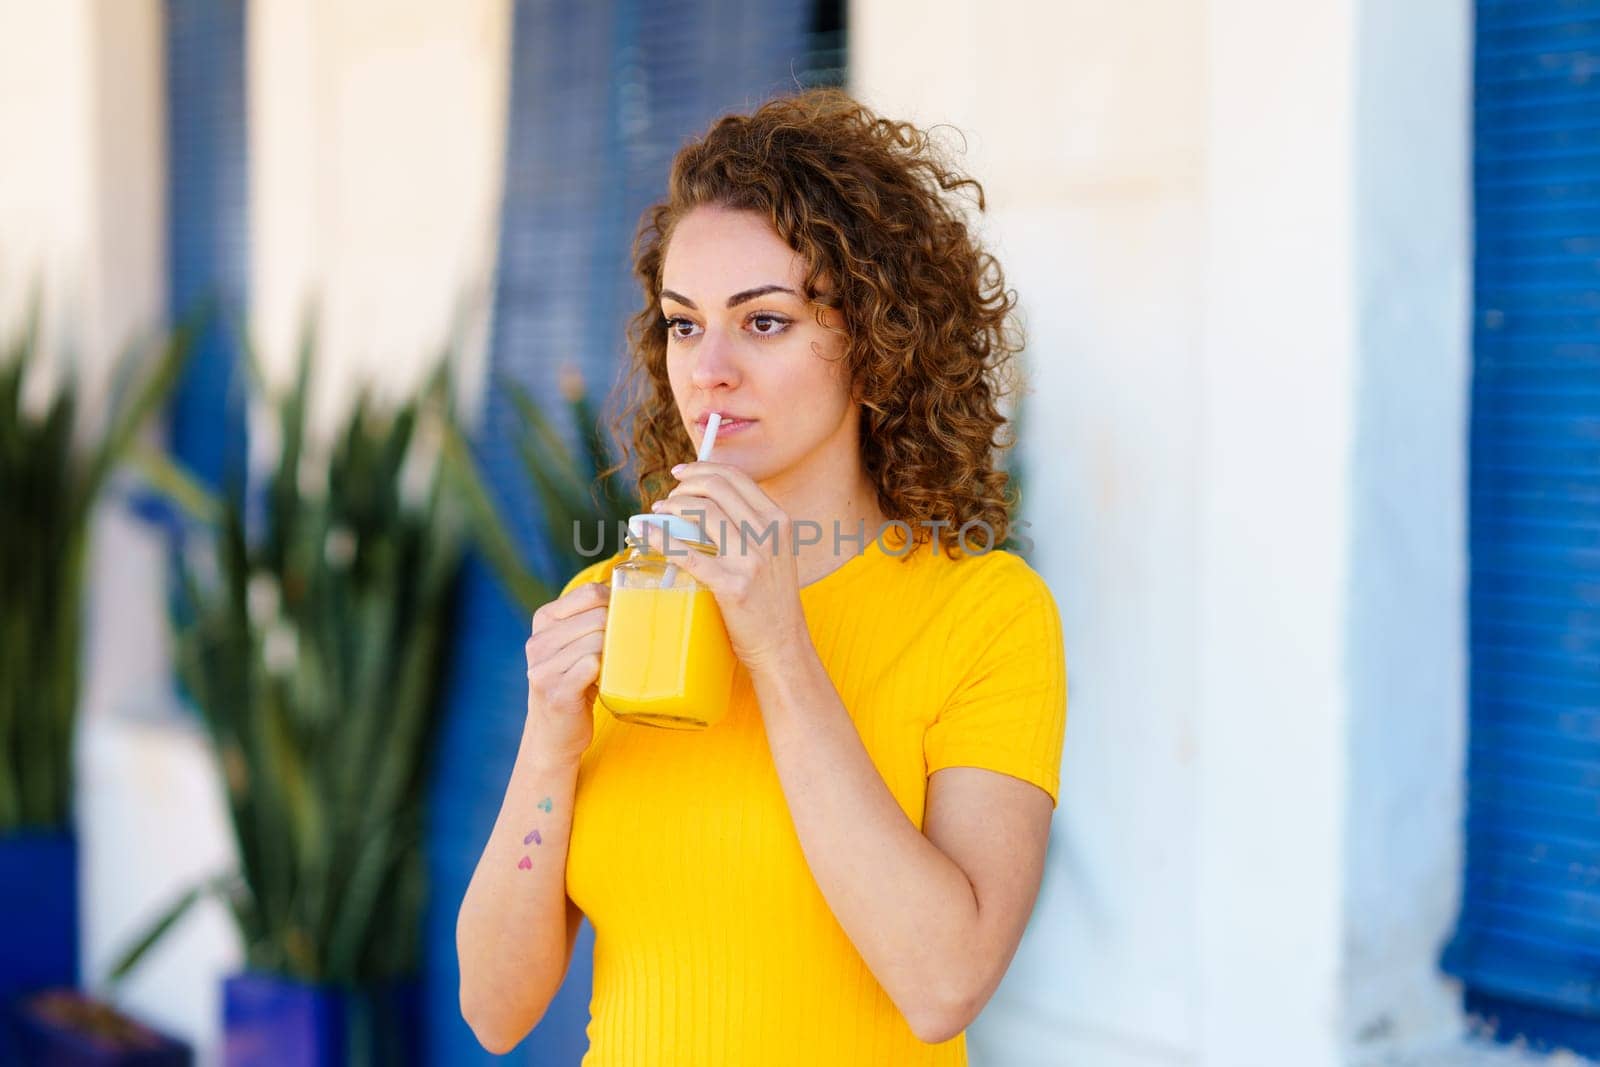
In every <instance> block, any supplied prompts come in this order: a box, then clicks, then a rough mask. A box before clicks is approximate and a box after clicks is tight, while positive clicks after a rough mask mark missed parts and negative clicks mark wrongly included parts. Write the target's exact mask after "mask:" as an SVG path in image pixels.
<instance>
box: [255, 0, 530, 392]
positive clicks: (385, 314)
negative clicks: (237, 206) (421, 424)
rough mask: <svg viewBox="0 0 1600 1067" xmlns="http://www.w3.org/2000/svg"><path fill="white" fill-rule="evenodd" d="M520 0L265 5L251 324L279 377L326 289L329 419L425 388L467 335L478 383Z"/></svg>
mask: <svg viewBox="0 0 1600 1067" xmlns="http://www.w3.org/2000/svg"><path fill="white" fill-rule="evenodd" d="M510 19H511V12H510V6H509V4H508V3H507V2H506V0H471V2H464V3H452V4H437V3H432V2H429V0H404V2H399V3H396V2H392V0H343V2H341V3H338V4H326V3H316V2H314V0H282V2H276V3H271V4H252V5H251V6H250V26H249V37H248V39H249V64H250V81H249V87H250V88H249V92H250V99H251V101H252V110H251V114H250V184H251V219H250V244H251V249H250V252H251V255H250V290H251V293H250V316H251V321H252V330H253V334H254V336H255V337H256V339H257V342H258V344H259V345H260V347H261V352H262V357H263V360H264V362H265V363H266V364H267V366H268V367H269V372H270V373H272V374H274V375H275V376H277V377H279V379H280V380H281V378H282V376H283V374H284V373H285V371H286V370H287V368H288V366H289V365H290V360H291V359H292V357H293V353H294V345H295V340H296V336H297V333H298V329H299V325H300V322H301V316H302V314H303V312H304V311H305V310H306V309H307V308H308V307H310V305H311V302H312V301H313V299H314V300H315V301H316V302H317V304H318V305H319V311H320V326H319V332H320V340H321V345H320V349H321V351H322V352H323V353H324V354H325V358H324V359H323V361H322V363H321V366H320V367H319V373H320V374H321V375H322V383H321V388H320V389H319V396H320V400H319V403H318V411H319V413H320V414H319V418H320V420H321V421H322V422H324V423H325V422H326V421H327V420H328V419H329V418H331V417H333V415H334V414H335V413H336V412H337V411H338V410H339V409H340V408H342V406H343V405H344V404H346V403H347V402H348V399H349V397H350V396H351V394H352V392H353V390H354V389H355V387H356V386H357V384H358V383H360V382H362V381H367V380H370V381H375V382H376V383H377V386H378V388H379V390H380V391H381V393H383V394H387V395H395V394H399V393H402V392H404V391H405V390H407V389H409V388H411V387H412V386H414V385H415V384H416V382H417V381H418V380H419V378H420V376H421V374H422V371H423V369H424V368H425V367H426V366H427V364H428V362H429V361H430V360H432V359H433V358H434V356H435V355H436V354H437V352H438V351H439V349H440V346H442V345H443V344H444V343H445V342H446V341H447V340H448V339H449V338H450V337H451V336H452V331H453V330H454V329H455V328H456V324H457V323H458V321H459V322H460V323H461V325H462V328H463V330H464V334H463V336H462V340H463V341H464V343H465V345H466V347H467V353H466V357H467V365H466V367H465V368H464V370H463V374H462V381H463V382H464V385H465V387H466V388H468V389H472V390H474V391H475V389H476V385H477V383H478V382H479V381H481V377H482V369H483V357H484V339H485V327H486V325H487V313H488V310H489V297H490V295H491V291H490V282H491V279H492V276H493V270H494V255H495V246H496V236H497V227H498V224H499V211H500V190H501V185H502V171H503V163H502V160H503V158H504V145H505V128H506V106H507V97H508V94H507V88H508V80H509V61H510V32H511V24H510Z"/></svg>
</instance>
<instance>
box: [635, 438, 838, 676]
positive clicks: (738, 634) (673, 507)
mask: <svg viewBox="0 0 1600 1067" xmlns="http://www.w3.org/2000/svg"><path fill="white" fill-rule="evenodd" d="M672 473H673V474H674V475H676V476H677V477H678V478H679V479H680V481H679V482H678V485H677V486H676V487H675V488H674V489H673V490H672V491H671V492H670V493H668V494H667V496H666V498H665V499H664V500H660V501H658V502H656V503H655V504H654V505H652V510H653V511H655V512H656V514H658V515H667V514H671V515H679V516H683V517H685V518H687V519H689V520H690V521H691V522H694V523H696V524H697V525H699V526H700V527H701V528H702V529H703V530H705V532H706V533H707V535H709V537H710V539H711V540H712V541H715V542H716V544H717V547H718V549H719V554H718V555H716V556H710V555H706V554H703V553H701V552H697V551H695V550H694V549H692V548H688V547H687V546H685V545H684V544H683V543H682V542H681V541H680V542H676V543H674V544H673V545H671V546H670V547H669V548H667V549H666V551H668V552H669V553H670V554H669V555H668V556H667V559H668V560H669V561H670V562H672V563H675V564H677V565H678V567H679V568H680V569H681V570H683V571H685V572H687V573H688V574H689V575H690V576H691V577H693V578H694V579H695V580H696V581H698V582H700V584H702V585H704V586H706V587H707V588H708V589H710V590H711V593H712V595H713V596H715V597H716V598H717V607H718V608H720V609H721V610H722V621H723V624H724V625H725V626H726V627H727V629H728V639H729V641H731V642H732V644H733V651H734V654H735V655H737V656H738V657H739V659H740V660H741V661H742V662H743V663H744V665H745V666H746V667H747V668H748V669H749V670H750V671H751V672H752V673H754V672H756V671H758V670H760V668H762V667H763V666H766V665H768V664H771V663H773V662H775V661H776V659H777V657H778V655H779V654H780V653H782V652H785V651H787V650H792V648H793V646H794V644H795V642H796V641H797V640H810V635H809V631H808V630H807V629H806V619H805V612H804V611H803V609H802V608H801V606H800V580H799V576H798V568H797V566H796V561H795V554H794V550H793V548H792V544H793V542H792V540H791V538H792V535H791V533H790V522H789V516H788V515H786V514H785V513H784V512H783V510H782V509H781V508H779V507H778V505H777V504H775V503H773V502H772V498H771V497H769V496H767V494H766V493H764V492H762V490H761V487H760V486H758V485H757V484H756V483H755V480H754V479H752V478H751V477H750V476H749V475H748V474H746V473H745V472H744V471H742V470H739V469H738V468H737V467H732V466H729V465H728V464H726V463H716V462H712V461H706V462H694V463H683V464H679V465H678V466H677V467H674V468H673V469H672ZM741 523H742V524H743V525H741ZM649 538H650V540H649V543H650V546H651V548H653V549H655V550H656V551H658V552H660V551H663V543H662V540H661V534H660V531H658V530H655V529H651V530H650V532H649Z"/></svg>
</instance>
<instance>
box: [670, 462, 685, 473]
mask: <svg viewBox="0 0 1600 1067" xmlns="http://www.w3.org/2000/svg"><path fill="white" fill-rule="evenodd" d="M687 466H688V464H687V463H680V464H678V465H677V466H676V467H673V468H672V473H673V474H682V473H683V468H685V467H687Z"/></svg>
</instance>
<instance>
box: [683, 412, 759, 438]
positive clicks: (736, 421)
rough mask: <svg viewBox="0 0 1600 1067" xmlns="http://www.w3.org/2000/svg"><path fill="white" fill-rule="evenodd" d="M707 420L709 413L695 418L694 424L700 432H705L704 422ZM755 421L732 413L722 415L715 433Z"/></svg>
mask: <svg viewBox="0 0 1600 1067" xmlns="http://www.w3.org/2000/svg"><path fill="white" fill-rule="evenodd" d="M709 421H710V416H709V415H701V416H700V417H699V418H698V419H696V420H695V426H696V427H697V428H698V429H699V430H700V432H701V433H705V432H706V424H707V423H708V422H709ZM755 421H756V420H755V419H744V418H739V417H738V416H734V415H724V416H722V424H721V425H720V426H718V427H717V433H718V434H719V435H720V434H725V433H727V432H728V431H730V430H737V429H741V428H742V427H745V426H748V425H750V424H751V423H752V422H755Z"/></svg>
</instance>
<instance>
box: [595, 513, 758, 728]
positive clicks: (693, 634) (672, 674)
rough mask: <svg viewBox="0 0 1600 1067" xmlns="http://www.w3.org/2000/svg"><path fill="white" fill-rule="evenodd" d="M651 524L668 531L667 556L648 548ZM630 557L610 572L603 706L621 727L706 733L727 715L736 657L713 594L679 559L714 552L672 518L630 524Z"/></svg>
mask: <svg viewBox="0 0 1600 1067" xmlns="http://www.w3.org/2000/svg"><path fill="white" fill-rule="evenodd" d="M645 525H651V526H654V527H656V528H657V529H658V530H664V531H665V532H666V536H667V551H668V552H669V553H670V555H664V554H663V553H662V552H661V551H658V550H656V549H652V548H649V547H646V545H645V543H644V530H643V527H644V526H645ZM628 549H629V551H628V554H627V555H626V556H624V557H623V559H622V561H621V562H620V563H618V564H617V565H616V567H615V568H614V569H613V570H612V572H611V603H610V606H609V607H608V608H607V611H606V633H605V641H604V644H603V645H602V648H601V653H600V702H601V703H602V704H604V705H605V706H606V709H607V710H608V711H610V712H611V714H612V715H613V716H614V717H616V718H617V719H620V720H621V721H623V722H631V723H638V724H640V725H644V726H664V727H667V728H670V729H677V730H703V729H705V728H706V727H708V726H714V725H715V724H716V723H717V722H719V721H721V719H722V718H723V716H725V715H726V714H727V713H728V700H729V696H730V694H731V692H732V689H733V671H734V666H735V657H734V654H733V646H732V645H731V644H730V643H729V641H728V631H727V629H726V627H724V625H723V622H722V611H721V609H719V608H718V607H717V601H716V598H715V597H714V596H712V594H711V590H710V589H708V588H706V587H705V586H703V585H701V584H700V583H699V582H698V581H696V580H695V579H694V578H692V577H690V575H689V574H688V573H687V572H685V571H684V570H683V569H682V568H681V567H678V566H676V565H675V564H674V562H673V558H672V557H673V556H677V555H679V554H680V553H683V552H704V553H706V554H707V555H713V556H714V555H716V553H717V546H716V545H715V544H713V543H712V542H710V541H707V540H704V539H703V537H702V535H701V533H700V530H699V528H698V527H697V526H696V525H695V524H694V523H693V522H691V521H689V520H687V519H683V518H679V517H678V516H674V515H655V514H645V515H635V516H633V518H631V519H629V520H628Z"/></svg>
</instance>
